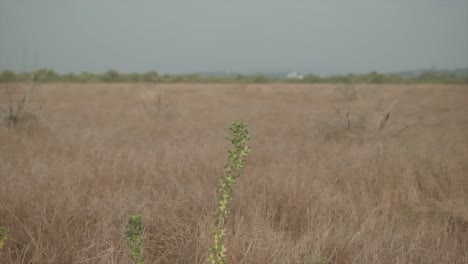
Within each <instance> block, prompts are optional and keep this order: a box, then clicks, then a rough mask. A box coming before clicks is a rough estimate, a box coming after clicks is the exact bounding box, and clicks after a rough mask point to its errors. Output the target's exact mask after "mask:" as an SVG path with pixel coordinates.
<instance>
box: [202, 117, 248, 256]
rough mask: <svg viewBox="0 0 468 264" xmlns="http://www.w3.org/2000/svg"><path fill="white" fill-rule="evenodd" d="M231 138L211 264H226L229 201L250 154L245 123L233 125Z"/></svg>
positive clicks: (214, 234)
mask: <svg viewBox="0 0 468 264" xmlns="http://www.w3.org/2000/svg"><path fill="white" fill-rule="evenodd" d="M229 130H230V131H231V137H229V138H227V140H229V141H230V142H231V144H232V149H230V150H228V157H229V160H228V162H227V163H226V164H225V165H224V176H223V177H221V179H220V181H219V193H218V204H217V208H216V223H215V226H214V229H213V245H212V246H211V248H210V254H209V259H208V260H209V263H211V264H225V263H226V252H227V248H226V242H225V236H226V228H225V224H226V219H227V216H228V211H229V201H230V200H231V194H232V191H233V189H234V185H235V183H236V179H237V178H238V177H239V176H240V174H241V171H242V168H243V167H244V164H245V158H246V157H247V154H248V153H249V152H250V147H249V146H248V145H247V143H248V141H249V140H250V136H249V132H248V130H247V126H246V125H245V124H243V123H233V124H232V125H231V127H230V128H229Z"/></svg>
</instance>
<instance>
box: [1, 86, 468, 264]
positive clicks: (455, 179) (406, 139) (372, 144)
mask: <svg viewBox="0 0 468 264" xmlns="http://www.w3.org/2000/svg"><path fill="white" fill-rule="evenodd" d="M2 96H3V94H2V95H0V100H3V99H4V98H3V97H2ZM396 99H398V102H397V103H396V104H395V106H394V107H393V108H392V109H391V115H390V119H389V121H388V123H387V124H386V125H385V127H384V129H383V130H382V131H380V132H378V131H377V121H378V120H379V117H380V116H381V115H382V114H384V113H385V112H386V111H387V109H388V108H389V107H390V106H391V105H392V104H393V103H394V102H395V100H396ZM28 109H29V110H28V111H29V112H30V113H31V114H30V115H29V118H27V120H20V122H19V123H18V126H17V127H16V128H14V129H13V130H11V131H9V130H8V129H7V128H2V129H0V226H4V227H6V228H8V229H9V238H8V240H7V242H6V245H5V247H4V248H3V249H2V250H1V251H0V263H127V264H128V263H130V260H129V258H128V248H127V246H126V243H125V235H124V232H125V224H126V220H127V216H128V215H130V214H141V215H142V216H143V219H144V224H145V226H146V231H145V238H146V239H145V242H144V254H145V256H146V259H147V263H171V264H173V263H190V264H192V263H206V256H207V254H208V247H209V245H210V243H211V234H210V225H211V223H212V222H213V219H214V215H213V212H214V209H215V203H216V190H217V183H218V178H219V176H221V175H222V174H223V163H224V162H225V161H226V153H225V150H226V149H227V148H228V147H229V146H228V142H227V141H226V140H225V139H224V137H225V136H226V135H227V127H228V126H229V125H230V123H231V122H232V121H237V120H238V121H244V122H246V123H247V124H248V126H249V130H250V134H251V136H252V141H251V147H252V152H251V153H250V155H249V157H248V160H247V164H246V167H245V172H244V174H243V175H242V177H241V178H240V179H239V182H238V185H237V187H236V190H235V191H234V197H233V201H232V207H231V209H232V210H231V214H230V216H229V217H230V218H229V219H230V220H229V223H228V231H229V232H228V259H229V260H230V263H307V262H306V260H307V259H308V258H311V257H323V258H324V259H325V260H326V261H325V262H324V263H392V264H393V263H468V87H467V86H455V85H453V86H443V85H412V86H405V85H378V86H376V85H360V86H356V87H355V88H350V87H343V86H342V85H292V84H291V85H289V84H288V85H286V84H264V85H242V84H232V85H229V84H223V85H218V84H209V85H202V84H174V85H149V84H113V85H109V84H88V85H78V84H47V85H40V86H38V87H37V89H35V91H34V94H33V96H32V101H31V103H30V105H29V107H28ZM337 109H339V110H340V113H342V115H341V119H340V116H339V115H338V114H337ZM348 111H349V122H350V131H348V129H347V124H346V123H347V120H346V117H345V114H344V113H346V112H348Z"/></svg>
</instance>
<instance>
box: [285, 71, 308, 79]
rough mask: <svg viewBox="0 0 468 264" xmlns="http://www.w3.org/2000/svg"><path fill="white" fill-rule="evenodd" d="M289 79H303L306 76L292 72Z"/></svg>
mask: <svg viewBox="0 0 468 264" xmlns="http://www.w3.org/2000/svg"><path fill="white" fill-rule="evenodd" d="M288 79H298V80H302V79H304V76H302V75H300V74H297V72H291V73H288Z"/></svg>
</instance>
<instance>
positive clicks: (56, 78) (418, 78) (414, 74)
mask: <svg viewBox="0 0 468 264" xmlns="http://www.w3.org/2000/svg"><path fill="white" fill-rule="evenodd" d="M31 76H32V77H31ZM283 76H284V77H283ZM31 78H32V80H33V81H35V82H38V83H48V82H73V83H119V82H127V83H128V82H144V83H274V82H278V83H349V84H362V83H371V84H384V83H391V84H399V83H402V84H412V83H414V84H418V83H444V84H468V69H467V70H458V71H457V70H454V71H444V70H427V71H424V70H422V71H410V72H402V73H391V74H383V73H378V72H370V73H367V74H344V75H331V76H320V75H316V74H307V75H304V76H303V78H302V79H298V78H287V74H284V75H282V74H248V75H242V74H223V73H208V74H159V73H158V72H156V71H149V72H146V73H122V72H119V71H117V70H109V71H107V72H104V73H91V72H81V73H73V72H72V73H65V74H59V73H57V72H55V71H54V70H52V69H46V68H43V69H38V70H35V71H33V72H13V71H9V70H5V71H3V72H1V73H0V82H4V83H6V82H21V81H27V80H29V81H30V80H31Z"/></svg>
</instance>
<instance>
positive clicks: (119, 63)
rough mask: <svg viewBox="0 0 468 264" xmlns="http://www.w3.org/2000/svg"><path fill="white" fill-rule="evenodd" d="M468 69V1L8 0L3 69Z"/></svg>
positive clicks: (2, 28)
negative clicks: (32, 66)
mask: <svg viewBox="0 0 468 264" xmlns="http://www.w3.org/2000/svg"><path fill="white" fill-rule="evenodd" d="M31 63H32V64H35V65H36V66H39V67H48V68H53V69H55V70H57V71H59V72H68V71H75V72H80V71H93V72H101V71H105V70H108V69H117V70H119V71H123V72H143V71H148V70H157V71H159V72H163V73H175V72H203V71H225V70H230V71H235V72H251V71H258V72H271V71H299V72H315V73H319V74H329V73H347V72H368V71H372V70H378V71H384V72H385V71H399V70H405V69H418V68H428V67H431V65H433V64H434V65H436V66H437V67H438V68H457V67H468V0H353V1H351V0H348V1H345V0H231V1H227V0H185V1H182V0H133V1H130V0H0V69H6V68H8V69H13V70H24V69H26V68H27V65H28V64H31Z"/></svg>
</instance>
